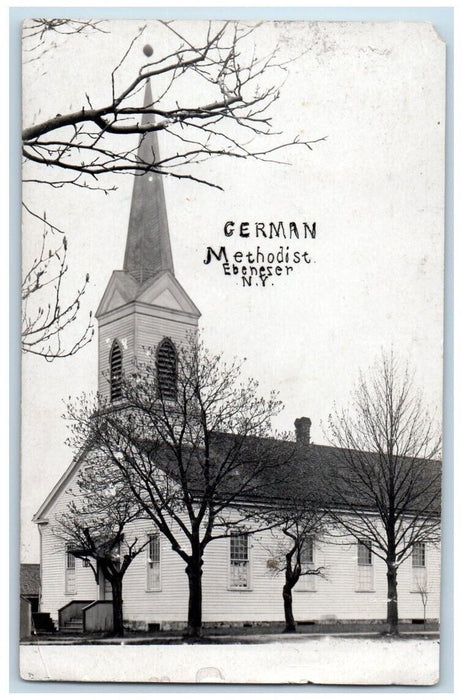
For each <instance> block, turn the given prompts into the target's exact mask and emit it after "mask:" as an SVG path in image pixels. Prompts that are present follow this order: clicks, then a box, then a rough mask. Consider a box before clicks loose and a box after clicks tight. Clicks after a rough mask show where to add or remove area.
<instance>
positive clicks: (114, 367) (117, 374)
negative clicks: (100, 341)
mask: <svg viewBox="0 0 463 700" xmlns="http://www.w3.org/2000/svg"><path fill="white" fill-rule="evenodd" d="M109 364H110V367H111V401H118V400H119V399H121V398H122V350H121V346H120V345H119V343H118V342H117V340H115V341H114V343H113V345H112V348H111V355H110V360H109Z"/></svg>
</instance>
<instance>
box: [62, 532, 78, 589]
mask: <svg viewBox="0 0 463 700" xmlns="http://www.w3.org/2000/svg"><path fill="white" fill-rule="evenodd" d="M71 549H73V545H72V544H69V543H68V544H66V546H65V548H64V594H65V595H75V593H76V592H77V581H76V576H77V571H76V558H77V557H75V556H74V554H72V553H71V551H70V550H71ZM71 561H72V566H69V563H70V562H71ZM70 571H72V572H73V578H72V580H71V581H70V580H69V573H68V572H70ZM71 583H72V585H70V584H71Z"/></svg>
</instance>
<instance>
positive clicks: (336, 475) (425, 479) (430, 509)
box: [326, 351, 441, 634]
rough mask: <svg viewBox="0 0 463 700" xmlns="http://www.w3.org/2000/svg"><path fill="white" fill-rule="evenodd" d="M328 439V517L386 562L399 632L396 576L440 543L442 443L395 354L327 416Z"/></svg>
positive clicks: (391, 618)
mask: <svg viewBox="0 0 463 700" xmlns="http://www.w3.org/2000/svg"><path fill="white" fill-rule="evenodd" d="M329 438H330V441H331V443H332V444H333V445H335V446H336V447H339V448H341V449H338V450H336V451H335V452H334V453H335V455H336V459H335V462H334V464H332V465H331V467H332V468H331V469H330V470H328V471H327V474H326V481H327V492H329V494H330V499H331V506H330V508H329V512H330V516H331V518H332V520H333V522H334V524H335V525H336V526H338V527H339V528H340V532H341V533H346V532H347V533H349V534H350V535H352V536H353V537H355V538H356V540H357V541H358V542H359V543H361V544H362V545H364V546H365V547H366V548H367V550H368V551H370V552H371V553H372V554H374V555H376V556H377V557H379V558H380V559H382V560H383V561H384V562H385V564H386V568H387V584H388V601H387V621H388V625H389V631H390V633H391V634H397V633H398V598H397V570H398V568H399V567H400V565H401V564H403V562H404V561H406V560H407V559H408V557H410V555H411V554H412V552H413V548H414V547H415V545H417V544H419V543H426V542H429V543H432V542H437V541H439V537H440V519H439V514H440V479H441V469H440V462H438V461H436V460H437V459H438V457H439V452H440V444H441V440H440V437H439V436H438V432H437V429H436V427H435V424H434V421H433V419H432V418H431V416H430V414H429V412H428V410H427V409H426V408H425V406H424V402H423V399H422V395H421V393H420V392H419V391H418V390H417V389H416V388H415V386H414V382H413V380H412V377H411V376H410V373H409V370H408V368H407V367H406V368H405V369H401V366H400V363H399V362H398V360H397V358H396V357H395V356H394V353H393V352H392V351H391V353H390V354H389V355H385V354H383V356H382V359H381V361H380V362H378V363H377V364H376V366H375V367H374V368H373V369H372V370H371V371H370V374H369V376H364V375H361V376H360V380H359V383H358V386H357V388H356V389H355V391H354V392H353V395H352V400H351V403H350V407H349V409H347V410H335V412H334V413H333V414H332V415H331V416H330V418H329ZM328 481H329V484H328Z"/></svg>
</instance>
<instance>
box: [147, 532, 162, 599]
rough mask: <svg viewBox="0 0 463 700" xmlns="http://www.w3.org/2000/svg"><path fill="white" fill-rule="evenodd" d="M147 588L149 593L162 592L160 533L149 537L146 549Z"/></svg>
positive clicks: (151, 534)
mask: <svg viewBox="0 0 463 700" xmlns="http://www.w3.org/2000/svg"><path fill="white" fill-rule="evenodd" d="M146 588H147V590H148V591H160V590H161V538H160V535H159V532H154V533H150V534H149V535H148V545H147V549H146Z"/></svg>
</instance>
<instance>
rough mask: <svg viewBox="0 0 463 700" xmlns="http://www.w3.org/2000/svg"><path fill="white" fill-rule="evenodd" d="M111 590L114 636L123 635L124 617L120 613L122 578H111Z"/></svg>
mask: <svg viewBox="0 0 463 700" xmlns="http://www.w3.org/2000/svg"><path fill="white" fill-rule="evenodd" d="M111 588H112V591H113V634H114V635H115V636H116V637H123V636H124V619H123V614H122V579H119V578H113V579H112V581H111Z"/></svg>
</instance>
